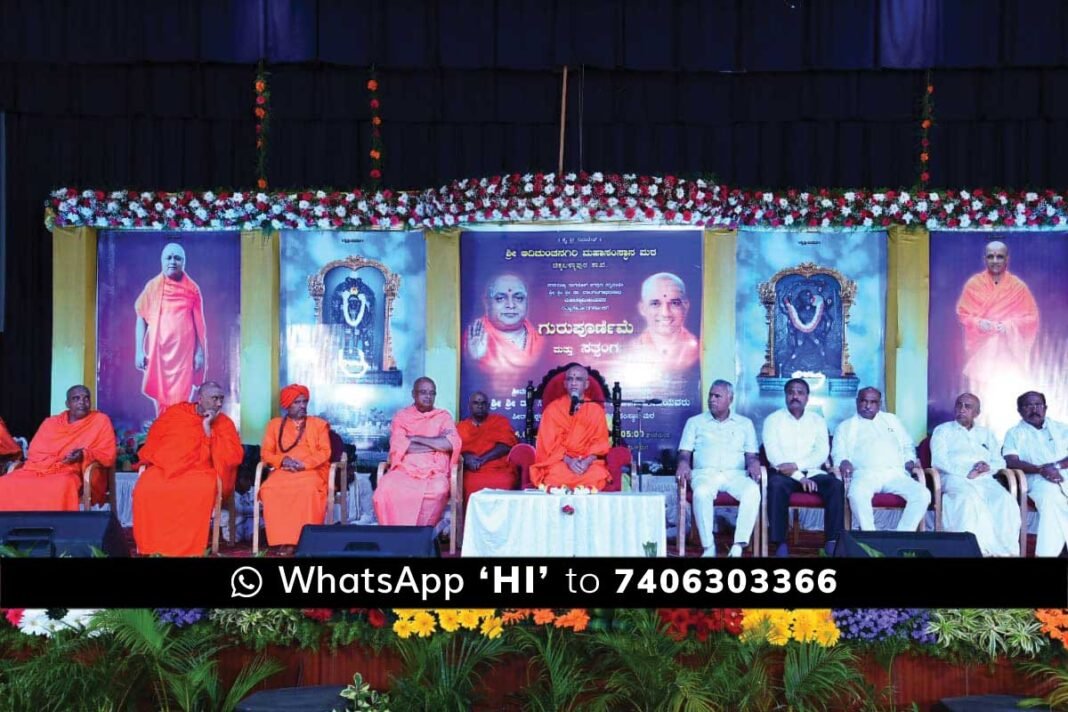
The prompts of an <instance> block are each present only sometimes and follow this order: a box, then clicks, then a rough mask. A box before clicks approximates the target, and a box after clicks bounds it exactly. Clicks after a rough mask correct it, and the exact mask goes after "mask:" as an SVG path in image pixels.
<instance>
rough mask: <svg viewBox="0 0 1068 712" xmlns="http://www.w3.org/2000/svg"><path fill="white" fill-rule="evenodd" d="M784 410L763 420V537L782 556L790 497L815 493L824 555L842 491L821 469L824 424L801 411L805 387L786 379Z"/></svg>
mask: <svg viewBox="0 0 1068 712" xmlns="http://www.w3.org/2000/svg"><path fill="white" fill-rule="evenodd" d="M784 391H785V393H786V407H785V408H780V409H779V410H777V411H775V412H774V413H772V414H771V415H769V416H768V417H767V418H766V419H765V420H764V432H763V435H764V451H765V454H766V455H767V457H768V462H769V463H770V464H771V469H770V470H769V471H768V494H767V497H768V501H767V507H768V539H769V540H770V541H771V546H772V550H773V551H774V552H775V556H788V555H789V549H788V547H787V545H786V530H787V528H788V527H787V522H788V519H789V516H790V495H792V494H793V493H794V492H810V493H816V494H818V495H819V496H820V498H821V499H822V500H823V535H824V542H825V546H826V548H827V551H828V553H830V552H832V551H833V548H834V543H835V542H836V541H837V540H838V537H839V535H840V534H841V533H842V527H843V526H844V523H845V489H844V487H843V485H842V481H841V480H840V479H838V478H837V477H835V476H834V475H832V474H829V473H828V472H826V471H825V469H824V465H825V464H826V463H827V456H828V454H829V453H830V443H829V442H828V440H827V422H826V421H825V420H824V419H823V416H821V415H820V414H819V413H816V412H813V411H810V410H806V409H805V408H806V406H807V405H808V394H809V389H808V383H807V382H806V381H805V380H804V379H802V378H791V379H790V380H789V381H787V382H786V386H785V388H784Z"/></svg>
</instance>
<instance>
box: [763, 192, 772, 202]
mask: <svg viewBox="0 0 1068 712" xmlns="http://www.w3.org/2000/svg"><path fill="white" fill-rule="evenodd" d="M760 197H761V198H762V199H763V201H764V202H765V203H770V202H771V201H773V200H775V196H774V195H773V194H772V193H764V194H763V195H761V196H760Z"/></svg>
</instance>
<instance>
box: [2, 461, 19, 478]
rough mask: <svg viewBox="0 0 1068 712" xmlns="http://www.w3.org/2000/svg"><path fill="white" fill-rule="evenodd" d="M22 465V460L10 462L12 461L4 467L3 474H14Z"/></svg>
mask: <svg viewBox="0 0 1068 712" xmlns="http://www.w3.org/2000/svg"><path fill="white" fill-rule="evenodd" d="M22 463H23V460H18V459H15V460H12V461H10V462H8V463H7V464H6V465H4V472H3V474H5V475H6V474H7V473H9V472H14V471H15V470H17V469H18V468H19V467H21V466H22Z"/></svg>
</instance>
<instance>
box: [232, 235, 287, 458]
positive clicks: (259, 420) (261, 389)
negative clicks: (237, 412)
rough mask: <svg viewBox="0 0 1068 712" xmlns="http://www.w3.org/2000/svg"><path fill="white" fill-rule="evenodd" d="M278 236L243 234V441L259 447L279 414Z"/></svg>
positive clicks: (241, 391)
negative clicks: (259, 443)
mask: <svg viewBox="0 0 1068 712" xmlns="http://www.w3.org/2000/svg"><path fill="white" fill-rule="evenodd" d="M279 237H280V236H279V233H278V232H264V231H261V230H246V231H242V233H241V362H240V363H241V376H240V379H241V380H240V383H241V388H240V390H239V391H238V392H239V393H240V394H241V440H242V441H243V442H246V443H258V442H260V441H261V440H262V439H263V432H264V430H266V428H267V421H269V420H270V419H271V418H272V417H274V415H277V414H278V412H279V410H278V408H279V407H278V388H279V384H278V371H279V364H280V361H279V353H278V351H279V334H278V329H279V325H280V324H281V320H280V318H279V301H280V297H279V294H280V284H279V272H280V269H281V259H280V256H279V245H280V242H281V241H280V239H279Z"/></svg>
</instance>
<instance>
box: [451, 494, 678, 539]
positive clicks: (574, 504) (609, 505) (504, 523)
mask: <svg viewBox="0 0 1068 712" xmlns="http://www.w3.org/2000/svg"><path fill="white" fill-rule="evenodd" d="M565 507H570V508H571V509H572V510H573V512H572V513H571V514H568V513H566V512H565V511H564V508H565ZM647 543H651V544H653V545H655V547H656V549H655V555H656V556H666V552H667V532H666V527H665V526H664V495H663V494H660V493H655V492H647V493H646V492H643V493H637V492H600V493H598V494H586V495H574V494H571V495H558V494H546V493H544V492H540V491H537V490H530V491H526V492H516V491H512V490H490V489H486V490H480V491H478V492H475V493H474V494H473V495H471V499H470V500H468V504H467V512H466V516H465V518H464V536H463V549H462V550H461V553H462V555H463V556H646V555H647V554H646V547H645V545H646V544H647Z"/></svg>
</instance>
